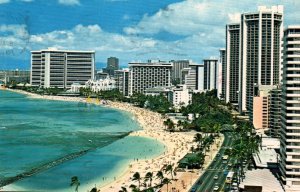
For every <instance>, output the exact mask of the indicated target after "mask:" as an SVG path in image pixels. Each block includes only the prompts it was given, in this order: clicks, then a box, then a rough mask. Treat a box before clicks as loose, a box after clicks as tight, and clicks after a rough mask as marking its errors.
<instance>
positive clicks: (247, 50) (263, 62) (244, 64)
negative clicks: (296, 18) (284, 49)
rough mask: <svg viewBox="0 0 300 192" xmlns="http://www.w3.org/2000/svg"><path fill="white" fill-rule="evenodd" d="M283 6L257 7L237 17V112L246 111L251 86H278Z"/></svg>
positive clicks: (252, 90)
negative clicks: (239, 63) (239, 29)
mask: <svg viewBox="0 0 300 192" xmlns="http://www.w3.org/2000/svg"><path fill="white" fill-rule="evenodd" d="M282 37H283V6H281V5H279V6H272V7H271V8H267V7H265V6H260V7H259V8H258V11H257V12H254V13H244V14H242V17H241V37H240V38H241V41H240V45H241V48H240V50H241V52H240V59H241V60H240V62H241V74H240V88H239V111H240V112H248V111H249V110H250V106H251V104H250V102H251V98H252V97H253V94H254V85H255V84H256V85H258V86H260V85H278V84H279V83H280V68H281V43H282Z"/></svg>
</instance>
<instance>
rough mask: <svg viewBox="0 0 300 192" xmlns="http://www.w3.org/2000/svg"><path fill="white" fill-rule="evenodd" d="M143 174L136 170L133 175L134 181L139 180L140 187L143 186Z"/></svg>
mask: <svg viewBox="0 0 300 192" xmlns="http://www.w3.org/2000/svg"><path fill="white" fill-rule="evenodd" d="M141 179H142V178H141V175H140V173H139V172H135V173H134V174H133V176H132V179H131V180H132V181H138V184H139V188H140V187H141Z"/></svg>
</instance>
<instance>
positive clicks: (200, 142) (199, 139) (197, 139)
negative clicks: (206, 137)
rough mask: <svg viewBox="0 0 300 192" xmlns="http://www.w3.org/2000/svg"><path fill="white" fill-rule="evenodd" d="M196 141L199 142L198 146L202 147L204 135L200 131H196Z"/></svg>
mask: <svg viewBox="0 0 300 192" xmlns="http://www.w3.org/2000/svg"><path fill="white" fill-rule="evenodd" d="M194 141H195V142H197V143H198V148H199V149H200V148H201V147H202V135H201V134H200V133H196V135H195V137H194Z"/></svg>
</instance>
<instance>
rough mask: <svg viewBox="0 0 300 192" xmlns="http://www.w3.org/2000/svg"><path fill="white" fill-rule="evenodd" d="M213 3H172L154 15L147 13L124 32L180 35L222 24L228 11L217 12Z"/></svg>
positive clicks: (193, 0) (189, 1) (193, 1)
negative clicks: (213, 7) (163, 32)
mask: <svg viewBox="0 0 300 192" xmlns="http://www.w3.org/2000/svg"><path fill="white" fill-rule="evenodd" d="M212 5H213V3H211V2H210V1H204V2H200V1H197V0H188V1H183V2H179V3H174V4H170V5H169V6H167V7H166V8H165V9H160V10H159V11H158V12H156V13H155V14H154V15H151V16H149V15H147V14H145V15H144V17H143V19H142V20H141V21H140V22H139V23H138V24H137V25H136V26H133V27H127V28H125V29H124V32H125V33H127V34H156V33H159V32H161V31H167V32H169V33H172V34H178V35H192V34H194V33H197V32H199V31H203V30H205V29H208V28H210V27H209V26H215V25H222V23H223V22H224V21H226V19H227V14H226V12H225V11H219V10H218V12H217V14H215V12H216V10H215V11H212V9H211V6H212ZM212 18H213V19H212ZM208 21H209V22H208Z"/></svg>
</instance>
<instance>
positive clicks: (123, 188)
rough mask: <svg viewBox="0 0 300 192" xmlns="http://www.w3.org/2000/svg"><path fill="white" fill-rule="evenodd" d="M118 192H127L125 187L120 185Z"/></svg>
mask: <svg viewBox="0 0 300 192" xmlns="http://www.w3.org/2000/svg"><path fill="white" fill-rule="evenodd" d="M119 192H127V189H126V187H121V190H119Z"/></svg>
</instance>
